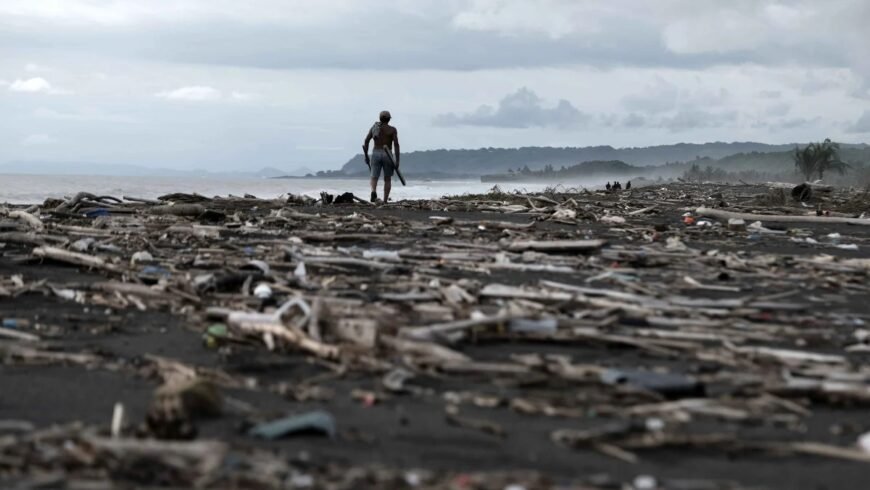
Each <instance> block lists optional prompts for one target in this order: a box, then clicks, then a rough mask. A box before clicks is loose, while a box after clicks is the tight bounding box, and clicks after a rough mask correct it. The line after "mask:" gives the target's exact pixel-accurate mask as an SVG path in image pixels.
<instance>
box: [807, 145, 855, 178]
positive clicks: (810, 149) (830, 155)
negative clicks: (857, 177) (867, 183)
mask: <svg viewBox="0 0 870 490" xmlns="http://www.w3.org/2000/svg"><path fill="white" fill-rule="evenodd" d="M794 165H795V169H797V171H798V172H800V173H801V174H803V176H804V179H805V180H810V179H811V178H812V176H813V174H815V173H818V174H819V179H823V178H824V177H825V172H827V171H829V170H830V171H833V172H838V173H839V174H840V175H843V174H845V173H846V171H847V170H849V168H850V167H849V164H847V163H845V162H843V161H841V160H840V145H839V144H837V143H834V142H832V141H831V140H830V138H828V139H826V140H825V141H824V142H822V143H810V144H809V145H807V146H806V147H804V148H803V149H800V148H797V147H795V149H794Z"/></svg>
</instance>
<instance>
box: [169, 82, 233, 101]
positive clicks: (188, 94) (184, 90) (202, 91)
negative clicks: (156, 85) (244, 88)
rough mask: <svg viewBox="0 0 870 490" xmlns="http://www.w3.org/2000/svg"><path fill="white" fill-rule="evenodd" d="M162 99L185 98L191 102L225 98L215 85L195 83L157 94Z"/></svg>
mask: <svg viewBox="0 0 870 490" xmlns="http://www.w3.org/2000/svg"><path fill="white" fill-rule="evenodd" d="M155 95H156V96H157V97H160V98H161V99H167V100H184V101H190V102H206V101H213V100H220V99H221V98H223V93H221V91H220V90H218V89H216V88H214V87H207V86H202V85H193V86H190V87H181V88H177V89H175V90H168V91H166V92H160V93H157V94H155Z"/></svg>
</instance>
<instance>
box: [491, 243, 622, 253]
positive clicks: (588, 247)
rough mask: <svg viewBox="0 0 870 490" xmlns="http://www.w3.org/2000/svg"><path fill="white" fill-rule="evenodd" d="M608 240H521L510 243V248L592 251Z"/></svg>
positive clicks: (521, 250)
mask: <svg viewBox="0 0 870 490" xmlns="http://www.w3.org/2000/svg"><path fill="white" fill-rule="evenodd" d="M605 243H606V242H605V241H604V240H550V241H538V240H521V241H516V242H513V243H510V244H508V246H507V248H508V250H510V251H512V252H523V251H526V250H534V251H536V252H592V251H595V250H598V249H600V248H601V247H603V246H604V244H605Z"/></svg>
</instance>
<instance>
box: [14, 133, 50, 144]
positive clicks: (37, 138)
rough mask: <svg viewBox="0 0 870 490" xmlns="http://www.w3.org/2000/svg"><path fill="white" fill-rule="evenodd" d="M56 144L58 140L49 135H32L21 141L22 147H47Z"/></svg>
mask: <svg viewBox="0 0 870 490" xmlns="http://www.w3.org/2000/svg"><path fill="white" fill-rule="evenodd" d="M54 143H56V140H55V139H54V138H52V137H51V136H49V135H47V134H31V135H30V136H28V137H26V138H24V139H23V140H21V145H22V146H45V145H51V144H54Z"/></svg>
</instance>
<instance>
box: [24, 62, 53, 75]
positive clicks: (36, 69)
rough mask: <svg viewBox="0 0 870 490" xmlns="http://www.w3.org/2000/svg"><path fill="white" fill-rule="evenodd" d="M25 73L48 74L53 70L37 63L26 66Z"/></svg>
mask: <svg viewBox="0 0 870 490" xmlns="http://www.w3.org/2000/svg"><path fill="white" fill-rule="evenodd" d="M24 71H26V72H27V73H40V72H42V73H46V72H50V71H52V70H51V69H50V68H49V67H47V66H43V65H38V64H36V63H28V64H26V65H24Z"/></svg>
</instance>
